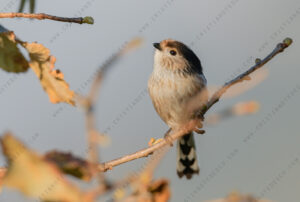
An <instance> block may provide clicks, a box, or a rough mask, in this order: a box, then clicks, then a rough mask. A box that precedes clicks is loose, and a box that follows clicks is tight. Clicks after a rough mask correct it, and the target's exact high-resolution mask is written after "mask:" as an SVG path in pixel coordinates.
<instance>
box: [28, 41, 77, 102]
mask: <svg viewBox="0 0 300 202" xmlns="http://www.w3.org/2000/svg"><path fill="white" fill-rule="evenodd" d="M24 47H25V48H26V49H27V51H28V52H29V56H30V59H31V61H30V63H29V66H30V67H31V68H32V70H33V71H34V73H35V74H36V75H37V77H38V78H39V79H40V82H41V85H42V87H43V89H44V90H45V91H46V92H47V94H48V96H49V99H50V101H51V102H52V103H59V102H66V103H69V104H71V105H75V101H74V91H72V90H70V88H69V85H68V84H67V82H65V80H64V76H63V73H62V72H61V71H60V70H55V69H54V63H55V61H56V59H55V57H54V56H51V55H50V50H49V49H47V48H46V47H45V46H43V45H42V44H38V43H25V44H24Z"/></svg>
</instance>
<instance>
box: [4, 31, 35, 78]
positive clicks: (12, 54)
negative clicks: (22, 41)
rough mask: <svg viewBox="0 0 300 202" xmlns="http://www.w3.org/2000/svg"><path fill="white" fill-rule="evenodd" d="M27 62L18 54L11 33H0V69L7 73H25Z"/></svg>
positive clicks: (13, 36)
mask: <svg viewBox="0 0 300 202" xmlns="http://www.w3.org/2000/svg"><path fill="white" fill-rule="evenodd" d="M28 67H29V65H28V62H27V60H26V59H25V57H24V56H23V54H22V53H21V52H20V50H19V48H18V47H17V43H16V41H15V35H14V33H13V32H2V33H0V68H2V69H4V70H5V71H7V72H14V73H19V72H26V71H27V70H28Z"/></svg>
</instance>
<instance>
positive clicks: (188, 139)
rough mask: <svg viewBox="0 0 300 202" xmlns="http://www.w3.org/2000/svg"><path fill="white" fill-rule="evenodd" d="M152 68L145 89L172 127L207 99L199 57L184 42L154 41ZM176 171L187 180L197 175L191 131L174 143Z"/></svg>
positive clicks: (187, 118)
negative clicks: (175, 148)
mask: <svg viewBox="0 0 300 202" xmlns="http://www.w3.org/2000/svg"><path fill="white" fill-rule="evenodd" d="M153 46H154V47H155V49H156V50H155V54H154V68H153V72H152V74H151V76H150V78H149V81H148V91H149V94H150V97H151V99H152V103H153V105H154V108H155V110H156V112H157V113H158V114H159V116H160V117H161V119H162V120H163V121H164V122H165V123H166V124H167V125H168V126H169V127H170V128H171V129H172V130H176V129H178V128H180V127H181V126H183V125H184V124H186V123H188V122H189V121H191V120H193V119H195V117H194V114H195V111H196V110H199V109H200V108H201V107H202V106H203V105H204V104H205V103H206V102H207V100H208V92H207V89H206V78H205V76H204V75H203V72H202V66H201V63H200V60H199V58H198V57H197V56H196V55H195V53H194V52H193V51H192V50H191V49H190V48H189V47H187V46H186V45H185V44H183V43H181V42H179V41H175V40H171V39H167V40H164V41H161V42H160V43H154V44H153ZM177 151H178V153H177V174H178V176H179V177H180V178H181V177H182V176H186V177H187V179H190V178H191V177H192V175H193V174H199V166H198V162H197V156H196V147H195V142H194V136H193V134H192V133H190V134H186V135H184V136H183V137H182V138H180V139H179V140H178V142H177Z"/></svg>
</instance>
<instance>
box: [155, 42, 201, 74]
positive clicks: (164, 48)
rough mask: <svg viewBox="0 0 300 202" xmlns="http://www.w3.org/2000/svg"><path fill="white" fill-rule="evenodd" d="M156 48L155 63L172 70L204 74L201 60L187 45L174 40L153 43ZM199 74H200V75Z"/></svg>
mask: <svg viewBox="0 0 300 202" xmlns="http://www.w3.org/2000/svg"><path fill="white" fill-rule="evenodd" d="M153 46H154V47H155V49H156V50H155V55H154V63H155V64H158V65H160V66H161V67H164V68H168V69H172V70H183V71H190V70H196V71H197V72H198V71H200V72H201V73H202V68H201V64H200V60H199V59H198V57H197V56H196V55H195V53H194V52H193V51H192V50H191V49H190V48H189V47H188V46H186V45H185V44H183V43H181V42H179V41H175V40H172V39H167V40H163V41H161V42H160V43H153ZM200 72H199V73H200Z"/></svg>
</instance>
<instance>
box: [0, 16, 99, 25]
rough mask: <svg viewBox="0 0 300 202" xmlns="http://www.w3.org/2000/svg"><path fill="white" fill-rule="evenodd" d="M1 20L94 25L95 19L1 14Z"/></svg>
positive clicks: (88, 17)
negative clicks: (19, 19) (14, 19)
mask: <svg viewBox="0 0 300 202" xmlns="http://www.w3.org/2000/svg"><path fill="white" fill-rule="evenodd" d="M0 18H31V19H38V20H45V19H48V20H55V21H60V22H70V23H78V24H83V23H86V24H94V19H93V18H92V17H90V16H87V17H84V18H82V17H79V18H66V17H58V16H54V15H48V14H45V13H0Z"/></svg>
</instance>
